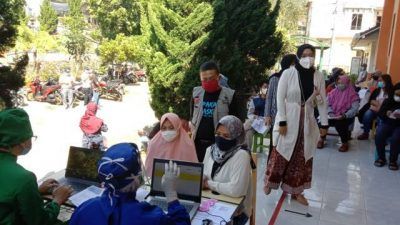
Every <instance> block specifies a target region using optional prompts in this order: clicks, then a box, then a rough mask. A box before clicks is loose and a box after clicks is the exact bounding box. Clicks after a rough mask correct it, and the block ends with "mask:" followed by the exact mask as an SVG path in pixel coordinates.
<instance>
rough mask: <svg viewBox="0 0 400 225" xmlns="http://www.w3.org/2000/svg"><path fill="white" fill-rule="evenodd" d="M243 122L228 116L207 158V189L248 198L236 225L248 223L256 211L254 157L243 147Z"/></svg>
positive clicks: (205, 182) (205, 171)
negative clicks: (253, 181) (252, 184)
mask: <svg viewBox="0 0 400 225" xmlns="http://www.w3.org/2000/svg"><path fill="white" fill-rule="evenodd" d="M244 138H245V133H244V129H243V123H242V122H241V121H240V119H238V118H237V117H235V116H224V117H222V118H221V120H220V121H219V123H218V125H217V129H216V132H215V144H213V145H211V146H210V147H208V149H207V151H206V155H205V158H204V161H203V163H204V179H203V188H205V189H211V190H212V191H215V192H218V193H220V194H223V195H227V196H231V197H242V196H245V200H244V203H243V205H242V206H241V207H240V209H239V212H238V216H236V217H235V218H234V220H233V224H234V225H242V224H246V222H247V220H248V218H249V217H250V216H251V212H252V205H251V202H252V198H253V193H252V188H251V169H252V164H251V157H250V152H249V151H248V150H245V149H243V148H242V144H243V142H244Z"/></svg>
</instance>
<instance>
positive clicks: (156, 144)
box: [145, 113, 199, 176]
mask: <svg viewBox="0 0 400 225" xmlns="http://www.w3.org/2000/svg"><path fill="white" fill-rule="evenodd" d="M167 119H168V121H170V122H171V124H172V125H173V126H174V129H175V130H176V131H177V136H176V137H175V139H174V140H172V141H171V142H168V141H166V140H165V139H164V138H163V137H162V135H161V132H162V131H161V130H160V131H159V132H158V133H157V134H156V135H155V136H154V137H153V138H152V139H151V141H150V143H149V147H148V150H147V151H148V152H147V158H146V163H145V165H146V166H145V168H146V176H151V174H152V170H153V160H154V158H161V159H172V160H181V161H189V162H198V161H199V160H198V159H197V154H196V148H195V146H194V143H193V140H192V139H191V138H190V137H189V135H188V134H187V132H186V131H185V130H184V129H183V127H182V122H181V120H180V118H179V116H178V115H176V114H174V113H166V114H164V115H163V116H162V117H161V122H160V127H162V125H163V124H164V122H165V121H166V120H167Z"/></svg>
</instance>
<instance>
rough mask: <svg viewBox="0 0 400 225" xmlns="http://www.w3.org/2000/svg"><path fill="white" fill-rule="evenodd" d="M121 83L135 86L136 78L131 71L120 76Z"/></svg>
mask: <svg viewBox="0 0 400 225" xmlns="http://www.w3.org/2000/svg"><path fill="white" fill-rule="evenodd" d="M122 81H123V82H124V84H136V83H137V82H138V80H137V77H136V75H135V73H134V72H133V71H129V72H128V73H126V74H124V75H122Z"/></svg>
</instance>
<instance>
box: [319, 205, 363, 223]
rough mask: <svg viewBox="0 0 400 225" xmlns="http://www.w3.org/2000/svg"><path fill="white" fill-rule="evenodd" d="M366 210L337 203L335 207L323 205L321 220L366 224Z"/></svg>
mask: <svg viewBox="0 0 400 225" xmlns="http://www.w3.org/2000/svg"><path fill="white" fill-rule="evenodd" d="M365 214H366V212H365V210H359V209H354V208H348V207H344V206H340V205H337V206H336V207H334V208H330V207H328V206H323V207H322V209H321V216H320V220H324V221H328V222H335V223H339V224H347V225H366V223H367V221H366V215H365Z"/></svg>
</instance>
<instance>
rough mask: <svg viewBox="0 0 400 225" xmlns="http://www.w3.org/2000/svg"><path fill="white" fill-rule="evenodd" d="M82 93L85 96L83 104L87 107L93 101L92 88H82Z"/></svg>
mask: <svg viewBox="0 0 400 225" xmlns="http://www.w3.org/2000/svg"><path fill="white" fill-rule="evenodd" d="M82 92H83V94H84V95H85V96H84V97H83V103H84V105H87V104H88V103H89V102H90V100H91V99H92V89H91V88H82Z"/></svg>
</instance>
